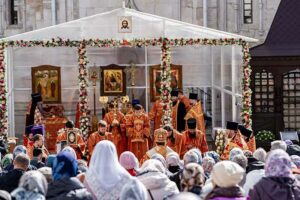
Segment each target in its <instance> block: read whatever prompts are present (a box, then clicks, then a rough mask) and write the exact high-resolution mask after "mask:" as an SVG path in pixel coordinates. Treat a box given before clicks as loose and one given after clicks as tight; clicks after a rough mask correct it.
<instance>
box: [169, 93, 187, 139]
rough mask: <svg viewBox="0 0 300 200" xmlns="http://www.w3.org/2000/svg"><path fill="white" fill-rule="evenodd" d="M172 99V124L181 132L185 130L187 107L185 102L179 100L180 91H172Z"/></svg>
mask: <svg viewBox="0 0 300 200" xmlns="http://www.w3.org/2000/svg"><path fill="white" fill-rule="evenodd" d="M171 100H172V104H173V106H172V126H173V128H175V129H176V130H177V131H179V132H180V133H181V132H182V131H184V130H185V119H184V117H185V115H186V109H185V106H184V103H182V102H180V101H179V100H178V91H177V90H172V91H171Z"/></svg>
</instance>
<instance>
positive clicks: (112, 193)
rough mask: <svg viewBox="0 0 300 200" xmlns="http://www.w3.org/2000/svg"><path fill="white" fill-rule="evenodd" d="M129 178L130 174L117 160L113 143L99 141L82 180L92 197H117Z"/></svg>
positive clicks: (102, 199) (110, 198)
mask: <svg viewBox="0 0 300 200" xmlns="http://www.w3.org/2000/svg"><path fill="white" fill-rule="evenodd" d="M130 179H131V176H130V174H129V173H128V172H127V171H126V170H125V169H124V168H123V167H122V166H121V164H120V163H119V161H118V155H117V150H116V147H115V145H114V144H113V143H112V142H110V141H108V140H103V141H101V142H99V143H98V144H97V145H96V147H95V149H94V151H93V154H92V158H91V161H90V167H89V169H88V171H87V173H86V175H85V181H84V185H85V186H86V188H87V189H88V190H89V191H90V192H91V193H92V195H93V199H98V200H100V199H101V200H106V199H109V200H114V199H119V198H120V191H121V190H122V188H123V187H124V185H125V184H126V183H127V182H128V181H129V180H130Z"/></svg>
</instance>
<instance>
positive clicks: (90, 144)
mask: <svg viewBox="0 0 300 200" xmlns="http://www.w3.org/2000/svg"><path fill="white" fill-rule="evenodd" d="M102 140H109V141H112V140H113V139H112V134H111V133H110V132H106V133H105V134H104V135H100V133H99V132H98V131H96V132H94V133H92V134H90V136H89V138H88V140H87V149H88V151H89V158H91V157H92V153H93V151H94V148H95V146H96V144H97V143H98V142H100V141H102Z"/></svg>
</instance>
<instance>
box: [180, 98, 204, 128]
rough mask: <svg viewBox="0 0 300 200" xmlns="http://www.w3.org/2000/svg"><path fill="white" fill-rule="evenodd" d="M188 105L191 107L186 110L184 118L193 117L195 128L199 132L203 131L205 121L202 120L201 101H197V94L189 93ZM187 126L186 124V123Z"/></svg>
mask: <svg viewBox="0 0 300 200" xmlns="http://www.w3.org/2000/svg"><path fill="white" fill-rule="evenodd" d="M189 99H190V105H191V106H192V108H191V109H190V110H189V111H188V112H187V114H186V116H185V118H184V119H185V120H188V119H190V118H195V119H196V121H197V129H198V130H200V131H201V132H203V133H205V122H204V115H203V110H202V106H201V102H200V101H198V94H196V93H190V95H189ZM186 128H187V125H186Z"/></svg>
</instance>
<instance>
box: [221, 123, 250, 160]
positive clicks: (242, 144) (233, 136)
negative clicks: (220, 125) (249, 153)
mask: <svg viewBox="0 0 300 200" xmlns="http://www.w3.org/2000/svg"><path fill="white" fill-rule="evenodd" d="M238 125H239V124H238V123H236V122H227V125H226V141H225V149H224V151H223V153H222V155H221V159H222V160H228V159H229V153H230V151H231V149H233V148H235V147H237V148H240V149H242V150H247V149H248V146H247V143H246V141H245V140H244V137H243V136H242V134H241V132H240V131H239V129H238Z"/></svg>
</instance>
